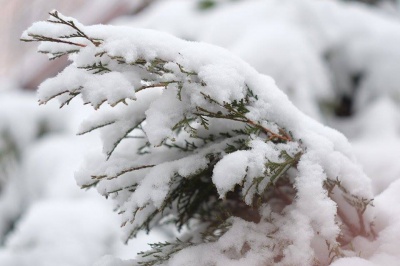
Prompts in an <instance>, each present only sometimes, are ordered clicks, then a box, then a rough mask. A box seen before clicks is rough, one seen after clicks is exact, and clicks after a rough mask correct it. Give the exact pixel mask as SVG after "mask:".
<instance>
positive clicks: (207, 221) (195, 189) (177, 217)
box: [22, 1, 374, 265]
mask: <svg viewBox="0 0 400 266" xmlns="http://www.w3.org/2000/svg"><path fill="white" fill-rule="evenodd" d="M204 2H206V1H204ZM50 16H51V17H50V19H49V20H48V21H47V22H42V24H41V25H46V27H48V25H50V27H55V28H54V29H56V30H55V31H56V32H57V36H53V35H50V36H47V35H46V34H45V33H44V32H40V30H38V29H39V28H38V27H36V28H35V26H34V27H33V28H31V29H29V30H28V31H27V33H26V34H25V35H24V36H23V38H22V40H23V41H29V42H30V41H37V42H42V43H44V45H43V44H42V45H41V46H40V48H39V51H40V52H42V53H45V54H49V56H50V59H55V58H58V57H60V56H62V55H67V54H68V55H70V56H71V54H72V55H73V56H71V58H72V59H73V60H74V61H75V63H74V64H72V65H71V66H69V67H68V68H67V69H66V70H65V71H64V72H67V73H70V76H69V78H70V79H74V78H76V79H77V80H78V82H77V83H74V86H72V87H65V86H68V84H66V85H65V86H63V85H62V84H63V83H64V82H65V78H64V77H63V73H61V74H60V75H59V76H57V77H56V78H54V79H52V80H49V81H46V82H45V83H43V84H42V85H41V88H40V92H39V95H40V103H47V102H48V101H50V100H52V99H53V98H59V99H60V101H61V107H63V106H65V105H66V104H68V103H69V102H70V101H71V100H72V99H73V98H75V97H76V96H78V95H81V96H82V98H83V100H84V101H85V103H87V104H90V105H92V106H93V108H94V109H96V110H97V109H98V112H99V114H100V115H99V116H97V117H96V116H95V117H93V118H92V119H91V120H89V121H87V122H86V123H85V124H83V126H82V129H81V131H80V134H86V133H88V132H91V131H93V130H101V133H102V137H103V140H104V152H105V155H106V160H104V161H103V162H102V165H100V166H99V165H98V163H97V162H96V163H95V164H96V167H93V168H92V169H90V171H92V172H91V173H89V174H87V171H86V169H84V170H82V171H81V172H80V173H78V179H79V177H82V178H80V179H79V180H78V182H79V183H80V185H81V186H82V188H90V187H97V189H98V190H99V192H100V193H101V194H103V195H104V196H106V197H110V198H113V199H114V200H115V202H116V209H117V210H118V212H119V214H120V215H121V218H122V224H121V227H124V228H125V232H126V241H128V240H129V239H131V238H132V237H134V236H136V235H137V233H138V232H140V231H142V230H146V231H149V230H151V229H152V228H154V227H156V226H162V225H164V224H170V223H173V224H174V225H175V226H176V228H177V229H178V230H183V232H185V233H184V234H183V235H182V236H181V237H180V238H179V239H177V240H176V241H175V242H165V243H156V244H152V245H151V248H152V249H151V250H150V251H148V252H143V253H140V254H139V257H138V259H137V264H138V265H160V264H164V263H168V262H169V261H170V260H171V258H173V257H174V256H175V255H176V254H179V253H181V252H182V251H183V250H185V249H187V248H188V247H202V246H205V245H208V244H212V243H216V242H218V241H220V240H221V238H222V237H223V236H224V235H225V234H227V235H229V232H232V234H233V232H237V231H235V230H237V227H239V225H240V226H243V227H244V228H246V226H247V227H248V228H253V227H254V228H257V229H254V228H253V229H251V230H253V231H255V232H256V231H257V230H261V229H260V228H263V229H265V231H263V235H265V236H266V239H268V241H269V242H265V243H263V244H262V245H261V246H262V247H261V246H257V245H258V244H255V243H257V242H256V241H253V242H252V241H250V240H248V239H247V240H246V239H244V240H238V241H239V242H240V241H242V242H241V244H240V245H241V246H240V247H239V249H238V250H236V251H235V250H231V249H226V250H225V251H224V252H223V253H225V254H227V256H229V257H230V258H232V259H235V258H236V259H239V258H240V257H244V256H247V254H248V252H249V251H250V250H252V249H254V248H256V247H255V246H257V248H259V249H267V250H269V253H268V252H266V255H265V256H266V257H265V258H263V259H262V260H264V261H265V263H267V264H268V263H282V264H283V265H285V264H287V263H288V261H287V260H288V258H289V257H290V256H289V255H288V253H287V252H288V251H287V250H289V247H290V246H293V245H294V246H295V245H299V243H297V242H296V241H295V240H293V239H294V238H295V237H296V236H286V235H285V232H284V231H285V226H288V224H289V222H288V221H289V220H290V219H292V218H290V215H291V210H296V208H302V207H301V204H302V203H301V199H302V198H304V197H306V195H304V193H306V194H309V193H310V191H308V190H307V191H306V190H302V189H303V187H306V186H307V181H304V183H301V182H300V181H299V179H300V176H302V173H303V172H307V171H305V170H304V169H303V170H302V169H300V168H301V167H300V164H302V165H303V166H302V167H303V168H305V167H306V166H308V162H309V161H308V160H310V159H309V157H310V156H309V152H308V149H309V147H307V145H308V143H309V142H308V143H305V142H303V141H302V140H301V139H300V136H301V134H300V133H297V132H295V130H296V127H293V128H288V127H289V126H288V125H287V124H285V123H283V122H282V121H284V120H283V119H278V118H274V116H270V117H269V118H268V117H262V116H258V117H257V116H255V115H254V113H256V112H257V110H258V108H261V107H260V106H263V104H264V102H262V101H265V95H262V96H261V95H259V92H260V90H259V89H258V85H255V84H253V83H252V82H248V81H247V80H245V81H243V82H242V85H241V87H240V89H241V92H240V93H236V94H235V93H234V92H232V93H230V96H228V97H222V96H221V94H219V93H218V92H215V91H213V89H214V90H215V87H214V88H213V87H212V85H213V80H211V81H210V80H209V79H208V76H205V75H204V73H201V72H200V71H199V70H200V68H199V67H196V66H192V63H193V62H191V61H190V60H191V59H190V58H187V57H185V56H186V54H184V53H183V52H182V53H179V55H178V57H176V58H180V59H176V58H173V57H171V56H169V55H168V54H165V53H163V52H162V51H161V52H159V51H157V52H159V53H158V54H157V55H156V56H148V55H147V54H146V53H144V52H143V54H140V52H138V55H137V56H136V57H129V55H126V53H125V54H124V53H122V52H121V53H118V52H114V53H113V52H112V51H111V49H108V48H109V47H110V46H107V45H110V43H111V42H112V41H115V40H114V39H107V38H106V37H104V38H102V37H101V36H102V34H100V33H99V32H96V31H93V32H92V34H94V35H91V34H90V33H89V32H90V28H89V27H85V26H83V25H81V24H80V23H79V22H77V21H75V20H73V19H70V18H66V17H64V16H62V15H61V14H60V13H58V12H57V11H53V12H51V13H50ZM52 29H53V28H52ZM103 30H104V29H103ZM87 31H88V32H87ZM145 34H147V33H145ZM148 34H150V33H148ZM151 34H155V36H157V33H151ZM91 36H95V37H91ZM133 37H134V38H141V37H142V36H141V35H140V34H139V32H138V35H136V36H133ZM48 43H51V44H54V45H55V46H49V45H48ZM146 45H147V44H146V43H145V44H143V46H144V48H143V47H136V48H135V49H137V50H140V49H142V48H143V49H146ZM179 45H181V43H179ZM184 45H188V46H189V45H193V46H195V44H190V43H184ZM181 46H182V50H184V49H183V43H182V45H181ZM107 47H108V48H107ZM207 48H209V47H207ZM124 49H130V47H124ZM132 49H133V47H132ZM155 49H156V48H155ZM177 49H179V47H178V48H177ZM116 50H117V48H116ZM124 51H125V50H124ZM217 52H220V51H219V50H218V51H217ZM81 54H82V55H83V57H84V58H86V59H87V58H89V60H86V61H85V60H83V59H79V55H81ZM74 56H75V57H74ZM235 60H236V59H235ZM235 63H238V64H242V62H241V61H238V62H236V61H235ZM200 66H201V63H200ZM68 71H69V72H68ZM121 73H122V74H121ZM117 74H118V75H117ZM81 76H84V78H81ZM118 78H119V79H118ZM106 79H112V80H113V81H114V80H117V79H118V80H119V81H120V80H128V81H129V82H130V83H131V84H133V85H132V86H130V88H129V90H127V91H120V92H116V91H111V92H110V93H113V94H108V92H105V91H102V90H101V89H99V87H101V85H100V84H98V83H95V84H96V85H94V86H93V88H92V87H90V86H92V85H91V84H93V82H95V81H98V80H100V82H101V81H105V80H106ZM82 80H89V81H90V82H86V81H85V82H83V81H82ZM92 81H93V82H92ZM79 82H80V83H79ZM121 82H122V81H121ZM121 84H123V85H124V84H125V83H123V82H122V83H121ZM121 84H116V85H115V86H114V87H115V88H116V87H117V86H118V85H121ZM110 88H111V86H109V88H107V90H110ZM133 88H134V91H133ZM220 89H224V90H226V91H228V92H229V91H230V90H232V91H233V90H234V89H233V88H229V87H226V88H220ZM232 95H233V96H232ZM238 95H239V96H238ZM106 102H107V103H108V104H109V105H110V106H111V107H114V108H103V106H102V105H103V103H106ZM162 104H166V105H168V106H167V107H166V108H172V109H173V108H175V107H176V108H179V110H178V111H177V112H175V113H172V114H165V115H166V116H168V115H175V116H173V117H172V118H171V119H170V120H166V121H164V120H163V117H161V118H160V119H158V120H157V119H155V117H156V115H159V114H160V113H157V112H156V111H157V109H156V107H159V105H162ZM164 110H165V111H167V109H164ZM293 110H295V109H293ZM260 112H262V111H260ZM279 115H281V116H284V115H287V114H276V116H277V117H278V116H279ZM280 121H281V122H280ZM154 124H156V125H157V126H158V124H163V125H164V127H160V128H157V127H156V126H154ZM165 128H169V130H167V131H166V133H165V134H164V133H163V134H161V133H160V132H162V131H161V129H163V130H164V129H165ZM157 130H160V132H155V131H157ZM292 130H293V132H292ZM310 134H311V133H310ZM335 134H336V133H335ZM335 136H336V135H335ZM132 150H134V152H132ZM243 158H246V159H243ZM332 158H334V157H332ZM340 158H341V160H342V161H343V162H345V163H347V159H343V158H344V157H343V158H342V157H340ZM345 163H344V164H345ZM350 163H351V162H350V161H349V164H350ZM229 167H232V168H229ZM311 168H312V169H313V170H312V171H311V172H312V174H314V173H315V175H317V174H318V175H321V176H326V174H325V172H326V169H323V168H322V166H314V165H312V166H311ZM354 173H355V172H354ZM357 173H358V172H357ZM303 175H304V174H303ZM222 176H223V177H224V178H223V179H222V178H221V177H222ZM81 180H84V181H81ZM341 180H342V177H337V176H328V178H325V180H323V181H321V184H320V188H321V191H322V192H319V191H317V193H316V194H318V193H321V194H320V195H322V196H321V197H322V198H316V201H319V200H321V199H323V200H325V198H326V199H328V198H330V199H329V202H330V203H329V204H330V205H329V204H328V205H329V206H328V205H327V206H328V207H327V209H328V208H331V206H333V205H332V204H337V208H338V209H337V213H336V214H335V215H337V216H336V218H335V217H333V216H332V217H331V218H332V219H331V221H330V223H331V224H332V226H333V227H335V226H337V227H338V228H339V226H338V225H339V224H340V226H341V232H340V233H339V234H337V233H336V232H335V233H334V234H333V233H324V232H323V231H324V228H323V226H324V224H322V228H320V230H321V231H317V232H316V235H319V234H321V235H320V237H322V239H324V241H325V242H326V249H327V253H328V255H327V256H325V257H324V256H323V255H318V254H314V256H313V257H312V260H313V263H314V264H325V263H327V262H331V261H333V260H334V259H335V258H337V257H340V256H345V255H346V252H347V251H348V250H350V246H351V241H352V239H353V238H354V237H356V236H358V235H361V236H364V237H374V233H373V230H372V228H371V220H370V218H368V217H367V216H365V215H364V214H365V211H366V209H367V207H368V206H370V205H371V204H372V199H371V198H369V197H367V196H365V197H364V195H368V193H364V192H363V191H361V192H360V191H359V192H360V193H358V194H357V189H356V188H354V187H352V185H351V183H348V182H347V183H344V182H342V181H341ZM310 182H311V181H310ZM349 184H350V185H349ZM317 187H318V185H317ZM318 195H319V194H318ZM308 197H310V195H308ZM332 202H333V203H332ZM331 203H332V204H331ZM303 204H304V202H303ZM322 205H323V204H322ZM307 207H308V206H307ZM333 208H335V209H336V207H333ZM354 213H356V215H357V218H356V219H353V216H352V214H354ZM288 217H289V218H288ZM285 219H286V220H285ZM310 219H311V220H312V219H316V220H318V219H317V218H315V217H310ZM334 219H336V220H334ZM294 220H295V219H294ZM290 221H291V220H290ZM294 223H296V221H295V222H294ZM313 223H315V224H318V223H322V222H320V221H319V220H318V221H317V222H315V221H314V220H312V221H311V222H310V224H313ZM311 227H312V225H311ZM316 227H318V226H316ZM335 228H336V227H335ZM310 230H311V229H310ZM313 230H316V229H315V228H313ZM324 234H325V235H324ZM331 235H334V237H331ZM249 237H250V236H249ZM292 238H293V239H292ZM300 245H301V244H300ZM305 245H308V244H305ZM296 247H297V246H296ZM268 254H269V255H268ZM268 256H269V257H268ZM309 260H310V258H308V257H307V258H305V261H304V262H305V263H308V262H310V261H309Z"/></svg>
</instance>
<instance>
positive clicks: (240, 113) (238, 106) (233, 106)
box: [194, 92, 292, 142]
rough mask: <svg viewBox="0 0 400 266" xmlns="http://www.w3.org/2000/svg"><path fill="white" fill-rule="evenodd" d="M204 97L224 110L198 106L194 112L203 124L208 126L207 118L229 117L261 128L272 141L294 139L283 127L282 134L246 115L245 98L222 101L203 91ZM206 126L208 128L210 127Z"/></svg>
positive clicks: (228, 118)
mask: <svg viewBox="0 0 400 266" xmlns="http://www.w3.org/2000/svg"><path fill="white" fill-rule="evenodd" d="M201 94H202V95H203V97H204V98H205V99H206V100H208V101H209V102H210V103H212V104H216V105H217V106H219V107H221V109H222V111H217V112H215V111H209V110H207V109H205V108H203V107H200V106H197V107H196V110H197V112H196V113H194V114H195V115H196V116H197V117H199V118H200V120H201V122H202V124H203V122H204V124H205V125H206V126H208V123H207V118H220V119H227V120H232V121H237V122H243V123H246V124H247V126H250V127H255V128H257V129H259V130H260V131H261V132H263V133H265V134H266V135H267V136H268V140H271V141H283V142H287V141H292V138H291V136H290V135H289V134H288V133H286V132H285V131H284V130H283V129H280V133H281V134H276V133H274V132H272V130H270V129H268V128H266V127H264V126H262V125H261V124H260V123H259V122H256V121H253V120H251V119H249V118H247V117H246V115H245V114H246V113H247V112H248V110H247V108H246V105H245V102H244V101H243V100H240V101H234V102H233V103H227V102H224V103H220V102H218V101H217V100H215V99H213V98H212V97H211V96H210V95H208V94H205V93H203V92H201ZM206 126H205V128H206V129H208V128H207V127H206Z"/></svg>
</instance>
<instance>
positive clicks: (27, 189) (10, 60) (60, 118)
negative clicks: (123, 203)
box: [0, 0, 400, 266]
mask: <svg viewBox="0 0 400 266" xmlns="http://www.w3.org/2000/svg"><path fill="white" fill-rule="evenodd" d="M0 4H1V6H2V8H1V10H0V13H1V16H0V34H1V39H2V41H1V42H0V265H2V266H14V265H15V266H24V265H32V264H33V265H39V266H44V265H52V266H53V265H57V266H58V265H71V266H80V265H82V266H87V265H92V264H93V263H94V262H95V261H97V260H98V259H99V258H100V257H102V256H103V255H106V254H112V255H115V256H117V257H120V258H126V259H128V258H133V257H134V256H135V254H136V253H137V252H138V251H140V250H144V249H147V243H152V242H155V241H158V240H161V239H165V238H168V237H169V235H168V233H167V232H161V231H158V232H157V231H156V232H153V233H152V234H151V235H149V236H146V235H144V234H143V235H140V236H139V238H138V239H137V240H133V241H131V242H130V243H129V244H128V245H127V246H125V245H123V244H122V241H121V240H120V230H119V221H118V219H117V215H116V214H115V213H113V212H112V208H111V206H110V205H109V203H108V202H106V201H105V200H104V199H102V198H101V197H100V196H99V195H98V194H97V193H96V192H95V191H83V190H80V189H79V188H78V186H77V185H76V184H75V180H74V171H76V170H77V169H78V168H79V165H80V163H81V161H82V158H83V157H84V156H85V154H87V153H89V152H91V151H93V150H96V149H100V147H101V144H100V142H99V140H98V138H97V137H96V135H94V134H92V135H88V136H79V137H77V136H75V133H76V131H77V127H78V126H79V121H81V120H82V119H83V118H84V117H86V116H88V115H89V114H90V112H92V111H91V110H90V108H85V107H82V105H81V104H80V103H79V100H76V102H74V101H73V102H72V103H71V106H70V107H68V110H63V109H62V110H59V109H58V106H57V104H55V103H52V104H49V105H46V106H38V104H37V100H36V96H35V89H36V87H37V86H38V85H39V84H40V83H41V82H42V81H43V80H44V79H46V78H47V77H51V76H54V75H56V74H57V73H58V72H59V71H60V70H61V69H62V68H63V67H64V66H66V65H67V64H68V62H67V60H66V58H64V59H63V60H56V61H50V62H49V61H47V60H46V56H44V55H40V54H37V53H36V46H35V45H32V44H26V43H22V42H20V41H19V37H20V35H21V33H22V31H23V30H24V29H26V28H27V27H28V26H29V25H31V24H32V23H33V22H34V21H38V20H45V19H47V17H48V15H47V12H48V11H50V10H52V9H57V10H59V11H61V12H62V13H63V14H65V15H68V16H72V17H75V18H77V19H78V20H80V21H81V22H82V23H84V24H98V23H102V24H114V25H129V26H132V27H142V28H152V29H156V30H160V31H166V32H169V33H172V34H173V35H176V36H178V37H180V38H183V39H187V40H194V41H203V42H209V43H212V44H215V45H219V46H222V47H224V48H226V49H228V50H230V51H231V52H233V53H234V54H237V55H239V56H240V57H241V58H243V59H244V60H245V61H247V62H248V63H249V64H250V65H252V66H253V67H255V68H256V69H257V70H258V71H259V72H261V73H264V74H267V75H270V76H272V77H273V78H274V79H275V80H276V82H277V84H278V86H279V87H280V88H281V89H282V90H283V91H285V92H286V93H287V94H288V96H289V98H290V99H291V100H292V101H293V102H294V103H295V104H296V105H297V106H298V107H299V108H300V109H301V110H302V111H303V112H305V113H307V114H308V115H310V116H312V117H313V118H315V119H317V120H319V121H320V122H322V123H323V124H325V125H327V126H330V127H333V128H336V129H338V130H339V131H341V132H343V133H344V134H345V135H346V136H347V137H348V138H349V139H350V141H351V142H352V144H353V146H354V150H355V153H356V154H357V156H358V160H359V162H360V164H361V165H362V166H363V168H364V171H365V172H366V173H367V175H368V176H369V177H370V178H371V180H372V183H373V186H374V193H375V201H374V202H375V206H376V208H377V209H378V212H377V213H378V214H379V215H380V216H381V218H380V219H378V220H377V223H378V224H377V227H378V228H380V235H379V238H378V239H377V240H376V241H375V242H374V243H370V244H365V243H364V244H365V254H362V257H363V258H366V259H368V260H369V261H370V262H371V263H375V264H371V265H396V264H390V263H392V262H393V261H396V260H397V261H400V207H399V206H400V204H399V203H400V195H399V193H398V190H399V189H400V164H399V163H398V162H399V161H400V13H399V10H400V9H399V6H400V5H399V2H396V1H392V0H380V1H379V0H375V1H374V0H364V1H333V0H332V1H331V0H191V1H189V0H158V1H156V0H153V1H152V0H136V1H128V0H115V1H106V0H90V1H88V0H86V1H84V0H69V1H63V0H57V1H55V0H54V1H45V0H33V1H28V2H27V1H23V0H13V1H8V0H0ZM341 261H342V262H341ZM341 263H349V261H347V262H346V261H345V260H338V261H337V262H336V263H335V265H350V264H341ZM352 265H355V264H352ZM360 265H361V264H360ZM362 265H367V264H362ZM397 265H398V264H397Z"/></svg>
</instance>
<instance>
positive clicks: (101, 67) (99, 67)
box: [78, 61, 111, 74]
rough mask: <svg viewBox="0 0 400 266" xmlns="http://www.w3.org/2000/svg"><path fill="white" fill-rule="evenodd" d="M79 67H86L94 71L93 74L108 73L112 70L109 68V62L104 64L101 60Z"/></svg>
mask: <svg viewBox="0 0 400 266" xmlns="http://www.w3.org/2000/svg"><path fill="white" fill-rule="evenodd" d="M78 68H81V69H86V70H87V71H93V74H102V73H107V72H111V70H110V69H109V68H107V64H103V63H102V62H101V61H100V62H97V63H96V62H95V63H93V64H91V65H87V66H80V67H78Z"/></svg>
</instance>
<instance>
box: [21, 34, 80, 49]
mask: <svg viewBox="0 0 400 266" xmlns="http://www.w3.org/2000/svg"><path fill="white" fill-rule="evenodd" d="M28 36H29V37H32V38H34V39H33V40H29V39H20V40H21V41H23V42H56V43H65V44H70V45H76V46H79V47H86V46H87V45H86V44H82V43H76V42H70V41H66V40H60V39H56V38H51V37H45V36H41V35H36V34H28Z"/></svg>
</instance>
